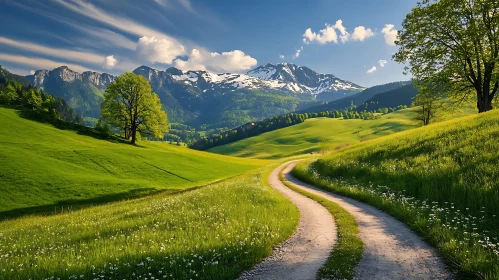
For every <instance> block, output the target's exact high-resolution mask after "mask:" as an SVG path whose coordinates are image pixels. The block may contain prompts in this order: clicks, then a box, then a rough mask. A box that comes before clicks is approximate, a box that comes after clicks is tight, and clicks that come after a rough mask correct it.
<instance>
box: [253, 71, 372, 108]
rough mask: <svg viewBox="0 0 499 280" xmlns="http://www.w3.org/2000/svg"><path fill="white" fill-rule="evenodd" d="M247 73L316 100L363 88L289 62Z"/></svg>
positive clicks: (327, 98) (335, 96)
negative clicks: (312, 96) (308, 95)
mask: <svg viewBox="0 0 499 280" xmlns="http://www.w3.org/2000/svg"><path fill="white" fill-rule="evenodd" d="M248 75H249V76H252V77H256V78H258V79H261V80H264V81H275V82H277V84H275V83H274V85H275V87H278V88H280V89H282V90H288V91H292V92H296V93H309V94H312V95H314V96H316V97H317V99H318V100H328V101H331V100H335V99H339V98H342V97H344V96H347V95H351V94H354V93H357V92H360V91H362V90H364V89H365V88H364V87H361V86H359V85H357V84H354V83H352V82H350V81H345V80H342V79H340V78H338V77H336V76H335V75H333V74H320V73H317V72H315V71H314V70H312V69H310V68H308V67H304V66H297V65H295V64H291V63H280V64H276V65H274V64H267V65H263V66H259V67H257V68H255V69H253V70H251V71H249V72H248Z"/></svg>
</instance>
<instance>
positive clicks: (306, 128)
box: [209, 109, 419, 159]
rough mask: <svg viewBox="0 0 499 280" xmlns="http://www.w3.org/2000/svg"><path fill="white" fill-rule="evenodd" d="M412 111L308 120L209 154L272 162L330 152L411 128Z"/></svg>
mask: <svg viewBox="0 0 499 280" xmlns="http://www.w3.org/2000/svg"><path fill="white" fill-rule="evenodd" d="M412 114H413V110H412V109H407V110H401V111H397V112H393V113H390V114H387V115H383V116H381V118H380V119H377V120H360V119H350V120H344V119H331V118H317V119H308V120H306V121H305V122H304V123H301V124H298V125H294V126H290V127H287V128H283V129H279V130H274V131H271V132H267V133H264V134H261V135H258V136H255V137H250V138H247V139H243V140H241V141H237V142H234V143H230V144H227V145H223V146H219V147H215V148H213V149H210V150H209V151H210V152H213V153H219V154H224V155H232V156H238V157H250V158H262V159H274V158H282V157H288V156H293V155H298V154H305V153H311V152H318V151H320V150H324V149H326V150H330V149H334V148H336V147H339V146H344V145H349V144H353V143H357V142H360V141H365V140H368V139H373V138H377V137H380V136H384V135H388V134H392V133H395V132H398V131H403V130H406V129H410V128H414V127H417V126H418V125H419V122H417V121H414V120H413V118H412Z"/></svg>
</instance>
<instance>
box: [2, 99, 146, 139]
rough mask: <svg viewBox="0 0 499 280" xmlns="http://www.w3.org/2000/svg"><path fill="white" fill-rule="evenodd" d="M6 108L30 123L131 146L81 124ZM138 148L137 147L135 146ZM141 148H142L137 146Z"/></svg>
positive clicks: (19, 108)
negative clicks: (33, 122)
mask: <svg viewBox="0 0 499 280" xmlns="http://www.w3.org/2000/svg"><path fill="white" fill-rule="evenodd" d="M2 107H4V108H9V109H15V110H16V111H17V114H18V115H19V117H21V118H23V119H27V120H30V121H35V122H38V123H43V124H48V125H52V126H53V127H55V128H57V129H60V130H70V131H75V132H76V133H77V134H79V135H84V136H89V137H92V138H96V139H99V140H106V141H110V142H113V143H122V144H130V142H129V141H127V140H126V139H123V138H121V137H118V136H114V135H109V134H103V133H101V132H100V131H98V130H97V129H95V128H91V127H86V126H84V125H81V124H75V123H69V122H65V121H61V120H58V119H52V118H50V117H48V116H46V115H44V114H41V113H38V112H36V111H32V110H27V109H24V108H22V107H19V106H2ZM135 146H137V145H135ZM137 147H140V146H137Z"/></svg>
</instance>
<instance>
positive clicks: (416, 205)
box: [293, 111, 499, 279]
mask: <svg viewBox="0 0 499 280" xmlns="http://www.w3.org/2000/svg"><path fill="white" fill-rule="evenodd" d="M498 137H499V112H498V111H492V112H488V113H483V114H480V115H473V116H468V117H464V118H460V119H456V120H451V121H446V122H442V123H437V124H434V125H430V126H427V127H422V128H418V129H414V130H410V131H406V132H402V133H399V134H396V135H391V136H387V137H383V138H380V139H376V140H372V141H369V142H366V143H361V144H357V145H353V146H351V147H346V148H344V149H341V150H339V151H336V152H333V153H331V154H328V155H325V156H323V157H320V158H319V159H318V160H314V161H311V162H306V163H302V164H300V165H298V166H297V168H296V169H295V170H294V171H293V172H294V174H295V175H296V176H298V177H300V178H301V179H304V180H306V181H308V182H311V183H314V184H316V185H318V186H321V187H323V188H325V189H328V190H331V191H334V192H337V193H340V194H343V195H347V196H351V197H353V198H355V199H357V200H360V201H365V202H367V203H370V204H373V205H375V206H377V207H379V208H381V209H383V210H385V211H387V212H389V213H391V214H392V215H394V216H395V217H397V218H399V219H401V220H403V221H405V222H406V223H407V224H409V225H410V226H411V227H412V228H413V229H414V230H416V231H417V232H418V233H419V234H421V235H422V236H423V237H425V238H426V239H427V240H428V241H429V242H430V243H432V244H433V245H434V246H436V247H437V248H438V249H439V250H440V252H441V253H442V255H443V256H444V257H445V258H446V260H447V262H448V264H450V265H452V266H453V267H454V269H456V270H457V271H458V273H459V276H460V277H462V278H482V279H499V240H498V238H499V217H498V215H499V184H498V182H499V170H498V169H497V166H499V150H498V149H497V148H496V142H497V139H498Z"/></svg>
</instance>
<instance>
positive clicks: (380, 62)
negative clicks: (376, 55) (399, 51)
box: [378, 59, 388, 67]
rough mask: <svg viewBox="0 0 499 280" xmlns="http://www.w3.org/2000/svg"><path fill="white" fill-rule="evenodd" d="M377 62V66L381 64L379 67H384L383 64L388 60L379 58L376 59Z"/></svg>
mask: <svg viewBox="0 0 499 280" xmlns="http://www.w3.org/2000/svg"><path fill="white" fill-rule="evenodd" d="M378 63H379V66H381V67H385V65H386V64H387V63H388V61H386V60H384V59H380V60H379V61H378Z"/></svg>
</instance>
